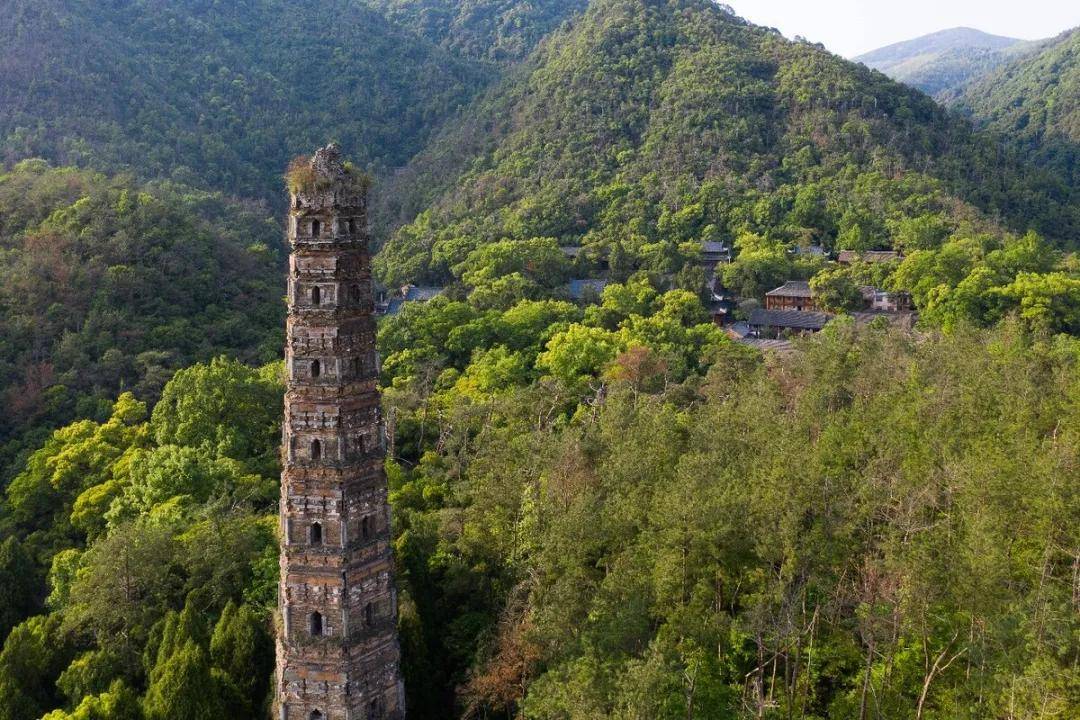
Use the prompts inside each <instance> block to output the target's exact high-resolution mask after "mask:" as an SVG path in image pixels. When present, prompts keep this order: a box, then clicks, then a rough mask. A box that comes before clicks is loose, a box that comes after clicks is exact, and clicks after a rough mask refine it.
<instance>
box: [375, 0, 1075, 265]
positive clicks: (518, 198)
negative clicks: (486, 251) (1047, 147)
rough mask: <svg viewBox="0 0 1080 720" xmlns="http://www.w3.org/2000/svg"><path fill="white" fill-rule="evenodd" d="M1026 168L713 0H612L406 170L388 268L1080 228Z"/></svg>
mask: <svg viewBox="0 0 1080 720" xmlns="http://www.w3.org/2000/svg"><path fill="white" fill-rule="evenodd" d="M1025 173H1027V171H1026V170H1024V171H1018V170H1016V168H1015V166H1014V165H1013V164H1012V163H1011V161H1010V160H1008V159H1007V158H1004V157H1002V156H1001V153H1000V152H999V150H998V149H997V148H996V147H995V146H994V145H993V144H991V143H989V142H984V141H983V140H982V139H981V138H979V137H977V136H974V135H973V133H972V130H971V128H970V126H969V125H968V124H967V123H965V122H963V121H961V120H959V119H957V118H955V117H952V116H950V115H949V114H948V113H947V112H946V111H945V110H943V109H942V108H941V107H940V106H938V105H936V104H935V103H934V102H933V101H931V100H930V99H929V98H927V97H926V96H925V95H922V94H921V93H918V92H916V91H914V90H911V89H909V88H906V87H904V86H902V85H900V84H897V83H895V82H892V81H891V80H888V79H887V78H885V77H883V76H881V75H880V74H878V73H872V72H870V71H869V70H867V69H866V68H864V67H861V66H858V65H855V64H852V63H849V62H847V61H845V60H843V59H841V58H839V57H837V56H835V55H832V54H830V53H828V52H826V51H824V50H822V49H821V48H819V47H815V46H813V45H810V44H806V43H795V42H790V41H787V40H785V39H784V38H783V37H781V36H780V35H779V34H778V33H776V32H774V31H770V30H767V29H765V28H760V27H756V26H753V25H750V24H749V23H746V22H745V21H744V20H742V19H740V18H737V17H735V16H733V15H731V14H729V13H727V12H725V11H724V10H723V9H722V8H720V7H719V6H717V5H715V4H713V3H711V2H704V1H699V0H673V1H672V2H665V3H653V2H646V1H645V0H597V1H596V2H593V3H592V4H591V5H590V8H589V10H588V11H587V12H586V14H585V15H584V16H583V17H582V18H581V19H580V20H578V21H576V22H575V23H574V24H573V25H572V27H570V28H569V29H566V30H563V31H560V32H558V33H557V34H556V35H554V36H552V37H551V38H550V39H549V41H548V42H545V43H544V44H543V45H542V46H541V48H540V49H539V50H538V52H537V53H536V54H535V56H534V57H533V58H531V59H530V61H529V62H528V63H526V65H524V66H523V67H521V68H520V69H519V71H518V72H516V73H515V74H513V75H512V76H511V77H509V78H507V79H506V80H505V81H504V82H503V83H501V84H500V85H499V86H498V87H496V88H493V89H492V90H490V91H489V92H488V93H487V94H486V95H485V96H484V97H483V98H482V99H479V100H477V101H476V102H475V103H474V104H472V105H471V106H470V107H469V108H468V110H467V111H465V112H464V113H463V116H462V117H461V118H460V119H457V120H455V122H454V123H453V124H452V125H451V126H450V127H448V128H447V129H445V130H444V132H443V133H442V134H441V135H440V136H438V137H437V138H435V139H434V140H433V141H432V143H431V145H430V146H429V148H428V149H427V150H426V151H425V152H424V153H423V154H422V155H421V156H419V157H418V158H417V159H416V160H415V161H414V162H413V163H412V164H411V165H410V167H409V168H408V169H407V170H406V171H405V172H403V173H401V174H400V176H399V178H398V183H399V186H398V191H395V188H394V187H391V188H390V189H389V194H390V195H392V196H395V197H396V198H397V199H398V201H399V202H400V203H401V204H402V207H405V208H409V207H411V208H412V209H416V208H423V207H426V208H428V209H427V210H426V211H425V212H423V213H421V214H420V215H419V217H417V218H416V220H415V221H413V222H412V223H410V224H408V225H407V226H405V227H403V228H401V229H400V230H399V231H398V232H397V233H396V234H395V235H394V236H393V237H392V238H391V240H390V241H389V243H388V244H387V245H386V247H385V248H384V250H383V251H382V253H381V254H380V256H379V258H378V263H379V267H380V271H381V272H382V274H383V276H384V277H385V278H387V279H388V280H389V281H391V282H395V283H396V282H401V281H405V280H409V279H411V280H420V279H427V280H445V279H447V278H448V277H450V276H452V275H454V274H455V267H458V266H459V265H460V263H461V262H462V260H463V259H464V258H465V257H466V256H467V254H468V253H469V252H470V250H471V249H473V248H475V247H476V246H477V245H481V244H484V243H487V242H492V241H494V240H497V239H499V238H511V239H525V238H530V237H543V236H547V237H555V238H559V239H560V240H561V241H562V242H563V243H564V244H584V245H586V246H588V250H589V252H590V253H594V254H598V255H600V256H604V255H609V254H611V253H616V254H619V253H620V252H621V251H623V250H625V251H627V252H628V253H629V254H631V255H632V256H634V257H635V258H637V259H638V260H639V261H640V262H641V263H644V264H646V265H647V266H648V267H650V268H654V269H655V270H656V271H657V272H665V268H666V267H671V264H670V263H669V262H668V261H667V260H665V257H671V256H673V254H675V253H678V252H680V251H679V248H680V247H681V245H680V244H681V243H686V242H694V241H699V240H702V239H724V240H731V239H733V238H735V237H737V236H738V235H740V234H742V233H746V232H751V233H754V232H758V233H764V234H767V235H770V236H772V237H780V238H783V239H785V240H790V241H793V242H794V241H796V240H798V239H800V238H803V239H812V240H814V241H819V242H825V243H826V244H830V245H833V244H838V243H840V242H844V243H849V244H851V243H864V244H869V245H876V246H889V245H890V244H891V243H892V242H893V237H892V236H893V234H894V233H895V232H899V231H898V230H896V229H895V227H894V228H893V229H890V224H893V223H895V224H896V226H899V225H901V224H902V223H903V221H904V219H905V218H908V219H910V218H913V217H916V216H921V215H924V214H927V213H930V214H931V215H933V216H934V217H937V218H946V219H947V222H948V223H951V224H955V223H958V222H961V221H962V220H963V219H965V218H967V219H971V218H977V217H979V216H980V213H979V211H977V210H976V209H975V207H973V206H978V207H979V208H982V209H983V210H984V211H986V214H985V215H984V217H986V218H991V217H994V216H996V215H1000V216H1002V217H1004V218H1005V219H1006V221H1007V222H1008V223H1009V224H1010V225H1011V226H1013V227H1015V228H1017V229H1026V228H1028V227H1036V228H1040V229H1042V230H1044V231H1046V232H1047V233H1048V234H1050V235H1051V236H1052V237H1057V238H1061V237H1072V232H1073V228H1074V227H1075V225H1076V218H1075V215H1076V206H1075V204H1074V203H1072V202H1071V200H1070V199H1069V198H1068V197H1066V196H1063V195H1062V194H1061V188H1060V187H1059V186H1054V188H1053V190H1052V191H1047V190H1046V189H1045V188H1040V186H1039V183H1040V182H1042V180H1040V179H1039V178H1038V177H1033V176H1026V175H1025V176H1024V177H1021V175H1022V174H1025ZM410 189H411V190H410ZM410 191H411V192H412V193H413V198H412V199H411V200H410ZM410 202H411V203H412V205H411V206H410ZM408 214H409V213H408V212H403V215H404V216H406V217H407V216H408ZM931 222H937V221H931ZM841 236H843V238H844V239H843V240H841V239H840V238H841ZM587 254H588V253H587Z"/></svg>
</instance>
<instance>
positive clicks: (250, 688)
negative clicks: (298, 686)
mask: <svg viewBox="0 0 1080 720" xmlns="http://www.w3.org/2000/svg"><path fill="white" fill-rule="evenodd" d="M269 629H270V627H269V625H268V623H267V619H266V617H265V615H264V614H263V613H260V612H257V611H256V610H255V609H253V608H252V607H251V606H250V605H241V606H239V607H237V606H236V604H235V603H233V602H232V601H230V602H229V603H228V604H226V605H225V609H224V610H222V611H221V618H220V619H219V620H218V623H217V626H216V627H215V628H214V634H213V637H212V638H211V640H210V656H211V659H212V660H213V663H214V667H216V668H219V669H220V670H221V671H222V672H223V673H224V674H225V676H226V677H228V678H230V679H231V681H232V683H233V684H234V685H235V686H236V687H237V689H238V690H239V691H240V694H241V697H242V698H243V700H244V703H245V705H246V706H247V707H248V708H249V712H250V713H251V714H252V715H254V714H256V713H255V711H256V710H257V709H258V708H259V707H260V705H261V703H262V701H263V699H264V698H265V697H266V694H267V692H268V690H269V689H270V682H269V681H270V678H271V676H272V675H273V672H274V642H273V639H272V638H271V637H270V634H269V632H268V630H269Z"/></svg>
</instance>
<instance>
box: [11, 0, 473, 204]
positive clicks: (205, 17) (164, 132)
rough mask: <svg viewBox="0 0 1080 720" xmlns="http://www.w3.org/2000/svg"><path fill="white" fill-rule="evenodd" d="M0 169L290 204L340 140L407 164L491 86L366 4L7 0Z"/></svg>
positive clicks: (331, 0) (364, 155)
mask: <svg viewBox="0 0 1080 720" xmlns="http://www.w3.org/2000/svg"><path fill="white" fill-rule="evenodd" d="M0 16H2V17H3V18H4V22H3V25H2V29H0V160H7V161H12V160H17V159H19V158H23V157H27V156H35V155H36V156H42V157H47V158H49V159H50V160H53V161H56V162H60V163H79V164H82V165H90V166H93V167H96V168H100V169H106V170H110V169H118V168H132V169H134V170H135V171H136V172H137V173H138V174H139V175H140V176H144V177H162V176H163V177H169V176H173V177H177V178H180V179H183V180H185V181H188V182H192V183H195V184H200V185H209V186H212V187H216V188H220V189H225V190H228V191H230V192H235V193H237V194H243V195H257V194H263V195H265V194H268V193H277V192H278V190H279V188H280V174H281V169H282V168H283V167H284V166H285V164H286V163H287V161H288V160H289V158H290V157H291V156H293V155H295V154H297V153H300V152H305V151H307V150H309V149H310V148H312V147H317V146H320V145H322V144H324V143H325V142H326V141H327V140H328V139H336V140H337V141H339V142H340V143H341V144H342V145H343V147H344V149H345V151H346V152H347V153H348V154H349V156H351V157H353V158H356V159H357V160H358V161H359V162H362V163H364V164H367V165H375V166H391V167H392V166H396V165H400V164H402V163H404V162H405V161H406V160H407V159H408V158H409V157H410V156H411V155H412V154H413V153H414V152H415V151H416V150H418V149H419V148H420V147H422V145H423V142H424V140H425V139H426V136H427V134H428V132H429V130H430V129H431V128H432V127H434V126H436V125H437V124H438V121H440V120H441V119H442V118H444V117H445V116H446V115H447V113H448V112H449V111H451V110H452V109H453V108H455V107H456V106H458V105H460V104H461V103H462V102H464V101H466V100H467V99H469V98H470V97H471V96H472V95H473V94H474V92H475V91H476V90H477V88H479V87H480V86H481V85H482V84H483V83H484V82H486V81H487V80H488V79H490V78H491V77H492V73H491V72H490V71H489V70H485V69H483V68H481V67H479V66H477V65H476V64H475V63H469V62H465V61H463V60H460V59H455V58H454V57H452V56H450V55H449V54H448V53H446V52H445V51H443V50H441V49H439V48H437V47H435V46H434V45H432V44H430V43H428V42H426V41H424V40H422V39H420V38H418V37H417V36H416V35H415V34H413V33H410V32H406V31H404V30H402V29H399V28H396V27H394V26H393V25H392V24H391V23H389V22H388V21H387V20H385V19H384V18H383V17H381V16H380V15H379V14H378V13H376V12H374V11H373V10H371V9H370V8H369V7H368V6H367V5H366V4H364V3H363V2H362V1H361V0H308V1H306V2H303V3H297V2H288V1H287V0H237V1H235V2H232V1H231V2H227V3H209V2H203V1H202V0H174V1H171V2H166V1H165V0H145V1H144V2H131V1H126V0H125V1H122V2H108V3H99V2H82V1H74V0H0Z"/></svg>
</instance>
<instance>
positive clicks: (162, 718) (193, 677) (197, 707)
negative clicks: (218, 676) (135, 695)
mask: <svg viewBox="0 0 1080 720" xmlns="http://www.w3.org/2000/svg"><path fill="white" fill-rule="evenodd" d="M235 710H237V711H239V712H243V711H242V710H241V709H240V708H236V709H235ZM143 711H144V713H145V715H146V720H172V719H173V718H192V720H218V719H219V718H221V717H222V716H223V715H224V714H225V704H224V702H223V699H222V697H221V693H220V691H219V690H218V688H216V687H215V679H214V676H213V674H212V672H211V668H210V659H209V657H208V655H207V652H206V650H205V649H203V648H202V647H201V646H199V645H198V644H197V643H196V642H195V641H193V640H190V639H188V640H186V641H185V642H183V643H182V644H180V645H179V646H178V647H177V648H176V649H175V650H174V651H173V652H171V653H169V654H168V655H167V656H166V657H165V658H163V659H162V660H161V661H159V663H158V665H157V667H155V668H154V672H153V673H152V674H151V680H150V688H149V689H148V690H147V693H146V699H145V700H144V701H143Z"/></svg>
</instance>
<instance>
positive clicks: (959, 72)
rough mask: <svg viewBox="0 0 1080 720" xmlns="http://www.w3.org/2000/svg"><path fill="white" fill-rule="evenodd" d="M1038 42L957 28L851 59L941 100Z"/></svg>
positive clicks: (898, 43) (899, 43)
mask: <svg viewBox="0 0 1080 720" xmlns="http://www.w3.org/2000/svg"><path fill="white" fill-rule="evenodd" d="M1041 42H1043V41H1040V40H1021V39H1019V38H1011V37H1005V36H1002V35H992V34H990V33H986V32H983V31H981V30H977V29H975V28H970V27H955V28H949V29H946V30H939V31H937V32H933V33H929V34H927V35H922V36H919V37H916V38H912V39H910V40H902V41H900V42H896V43H892V44H890V45H886V46H884V47H880V48H877V49H875V50H871V51H869V52H865V53H861V54H859V55H856V56H855V57H853V58H852V60H853V61H855V62H860V63H862V64H864V65H866V66H867V67H870V68H873V69H875V70H879V71H881V72H883V73H885V74H886V75H888V76H889V77H891V78H893V79H894V80H898V81H900V82H903V83H905V84H907V85H911V86H912V87H915V88H918V89H919V90H922V91H923V92H925V93H927V94H928V95H933V96H934V97H936V98H938V99H939V100H941V99H945V98H947V97H948V96H949V95H950V94H955V93H956V92H958V91H959V89H960V88H962V87H964V86H965V85H966V84H968V83H969V82H972V81H973V80H974V79H975V78H978V77H980V76H982V75H984V74H986V73H988V72H991V71H992V70H993V69H994V68H996V67H999V66H1000V65H1002V64H1004V63H1006V62H1008V61H1009V60H1010V59H1012V58H1014V57H1017V56H1021V55H1023V54H1025V53H1028V52H1033V51H1035V50H1036V49H1037V48H1038V46H1039V45H1040V43H1041Z"/></svg>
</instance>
